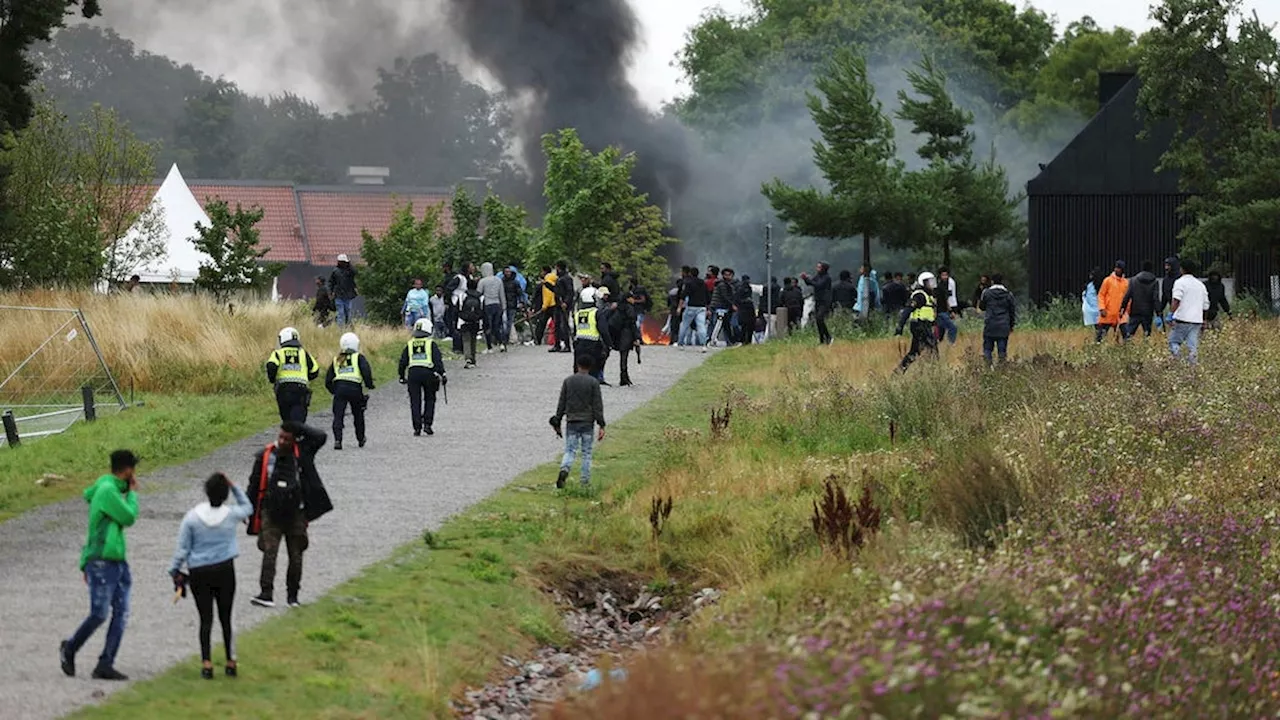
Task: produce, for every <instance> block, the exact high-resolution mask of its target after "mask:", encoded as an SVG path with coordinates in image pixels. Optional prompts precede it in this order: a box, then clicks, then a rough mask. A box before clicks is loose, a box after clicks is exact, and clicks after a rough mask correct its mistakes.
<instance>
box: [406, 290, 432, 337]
mask: <svg viewBox="0 0 1280 720" xmlns="http://www.w3.org/2000/svg"><path fill="white" fill-rule="evenodd" d="M430 313H431V295H429V294H428V293H427V291H426V290H424V289H423V288H422V278H414V280H413V287H412V288H411V289H410V290H409V292H408V293H406V294H405V296H404V326H405V327H407V328H412V327H413V326H414V325H416V324H417V322H418V320H420V319H422V318H424V317H430Z"/></svg>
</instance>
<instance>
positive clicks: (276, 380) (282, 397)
mask: <svg viewBox="0 0 1280 720" xmlns="http://www.w3.org/2000/svg"><path fill="white" fill-rule="evenodd" d="M279 340H280V347H278V348H276V350H275V351H274V352H272V353H271V355H270V357H268V358H267V364H266V370H267V382H269V383H271V384H272V385H274V386H275V392H276V407H277V409H278V410H279V411H280V422H289V421H290V420H293V421H295V422H306V421H307V408H308V406H310V405H311V388H310V385H311V381H313V380H315V379H316V378H318V377H320V365H319V363H317V362H316V359H315V358H314V357H312V356H311V353H309V352H307V351H306V350H304V349H303V347H302V340H300V339H299V337H298V331H297V330H296V329H294V328H291V327H287V328H284V329H282V330H281V331H280V335H279Z"/></svg>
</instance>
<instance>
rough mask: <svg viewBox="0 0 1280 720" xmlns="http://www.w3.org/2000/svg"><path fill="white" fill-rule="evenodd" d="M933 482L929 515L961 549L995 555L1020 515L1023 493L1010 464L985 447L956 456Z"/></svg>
mask: <svg viewBox="0 0 1280 720" xmlns="http://www.w3.org/2000/svg"><path fill="white" fill-rule="evenodd" d="M959 452H960V454H959V455H958V456H955V457H954V459H953V460H951V461H950V462H944V463H942V464H941V465H940V466H939V468H938V470H937V472H936V474H935V478H934V490H933V514H934V517H935V518H936V519H937V521H938V522H939V524H941V525H942V526H943V527H945V528H946V529H948V530H950V531H951V532H954V533H955V534H956V535H958V536H959V537H960V539H961V540H962V541H963V542H964V544H965V547H969V548H985V549H988V550H989V549H993V548H995V547H996V545H997V544H999V541H1000V540H1001V539H1002V538H1003V536H1004V530H1005V526H1006V525H1008V523H1009V521H1010V520H1012V519H1013V518H1015V517H1016V516H1017V515H1018V513H1019V512H1021V510H1022V507H1023V505H1024V503H1025V502H1026V500H1027V498H1026V493H1025V492H1024V490H1023V486H1022V483H1021V481H1020V480H1019V479H1018V476H1017V474H1016V473H1015V472H1014V470H1013V468H1012V467H1010V466H1009V463H1008V461H1006V460H1005V459H1004V458H1003V457H1001V456H999V455H998V454H996V453H995V452H994V451H993V450H992V449H991V448H990V446H987V445H985V444H979V445H973V446H971V447H968V448H962V449H960V450H959Z"/></svg>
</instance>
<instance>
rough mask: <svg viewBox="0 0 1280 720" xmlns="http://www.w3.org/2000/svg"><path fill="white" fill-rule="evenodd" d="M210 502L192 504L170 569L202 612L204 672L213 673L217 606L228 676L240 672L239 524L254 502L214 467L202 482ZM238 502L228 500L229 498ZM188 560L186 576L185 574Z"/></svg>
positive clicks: (209, 676)
mask: <svg viewBox="0 0 1280 720" xmlns="http://www.w3.org/2000/svg"><path fill="white" fill-rule="evenodd" d="M204 494H205V496H206V497H207V498H208V500H207V501H206V502H202V503H200V504H199V505H197V506H195V507H194V508H192V509H191V510H190V511H189V512H187V515H186V517H184V518H183V519H182V526H181V527H180V528H179V529H178V549H177V550H176V551H175V552H174V553H173V562H172V563H170V565H169V575H170V576H171V577H173V581H174V586H175V587H178V586H180V584H181V583H182V582H183V580H184V579H185V580H186V581H187V582H188V583H189V584H190V586H191V594H192V595H193V596H194V597H195V601H196V611H197V612H198V613H200V661H201V669H200V676H201V677H203V678H204V679H206V680H212V679H213V659H212V653H211V648H210V637H211V635H212V634H213V607H214V604H215V603H216V604H217V606H218V622H219V624H221V625H222V644H223V647H224V649H225V650H226V656H227V665H226V674H227V677H235V676H236V652H235V645H234V644H233V641H232V632H231V608H232V605H233V604H234V601H235V597H236V557H238V556H239V555H240V549H239V547H238V546H237V544H236V530H237V529H238V528H239V526H240V525H241V524H242V523H243V522H244V521H245V520H248V519H249V516H250V515H252V514H253V505H252V504H251V503H250V502H249V497H248V496H247V495H245V494H244V491H243V490H241V489H240V488H238V487H236V485H235V483H233V482H231V480H230V479H228V478H227V476H226V475H223V474H222V473H214V474H212V475H210V476H209V479H208V480H205V483H204ZM228 498H234V500H235V504H234V505H228V504H227V499H228ZM183 566H186V568H187V570H188V576H187V577H186V578H184V577H183V573H182V568H183Z"/></svg>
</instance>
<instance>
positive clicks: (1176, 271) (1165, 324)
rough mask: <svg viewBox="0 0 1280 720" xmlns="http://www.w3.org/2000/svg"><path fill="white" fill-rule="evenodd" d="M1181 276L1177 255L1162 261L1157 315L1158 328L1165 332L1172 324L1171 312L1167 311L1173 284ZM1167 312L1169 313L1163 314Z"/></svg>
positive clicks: (1171, 300)
mask: <svg viewBox="0 0 1280 720" xmlns="http://www.w3.org/2000/svg"><path fill="white" fill-rule="evenodd" d="M1180 275H1182V268H1181V266H1180V265H1179V262H1178V256H1177V255H1170V256H1169V257H1167V258H1165V259H1164V277H1162V278H1160V307H1159V309H1157V311H1156V312H1157V313H1159V315H1160V326H1161V327H1162V328H1164V329H1165V330H1168V329H1169V326H1170V324H1172V322H1173V311H1172V310H1169V305H1170V304H1171V303H1172V302H1173V284H1174V283H1176V282H1177V281H1178V276H1180ZM1166 310H1169V312H1167V313H1166V312H1165V311H1166Z"/></svg>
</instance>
